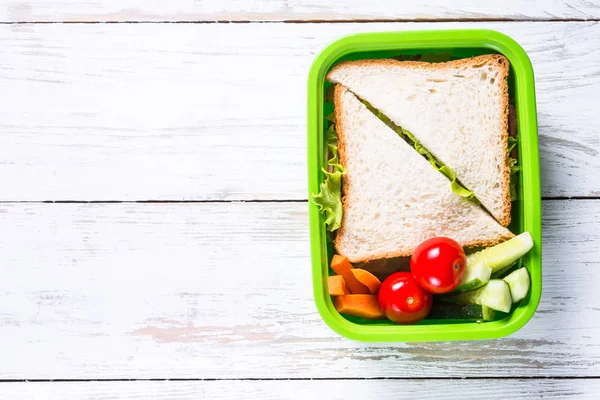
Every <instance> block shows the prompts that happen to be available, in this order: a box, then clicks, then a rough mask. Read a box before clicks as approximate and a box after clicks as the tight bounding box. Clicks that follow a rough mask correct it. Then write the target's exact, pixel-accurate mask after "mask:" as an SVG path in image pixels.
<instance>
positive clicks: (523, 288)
mask: <svg viewBox="0 0 600 400" xmlns="http://www.w3.org/2000/svg"><path fill="white" fill-rule="evenodd" d="M504 281H505V282H506V283H508V286H509V287H510V294H511V296H512V302H513V303H517V302H519V301H521V300H523V299H524V298H525V296H527V293H529V286H530V285H531V280H530V279H529V273H528V272H527V268H524V267H523V268H519V269H518V270H516V271H515V272H513V273H511V274H510V275H508V276H507V277H505V278H504Z"/></svg>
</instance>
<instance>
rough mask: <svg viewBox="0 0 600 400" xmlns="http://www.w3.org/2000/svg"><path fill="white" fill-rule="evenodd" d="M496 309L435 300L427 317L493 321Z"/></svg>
mask: <svg viewBox="0 0 600 400" xmlns="http://www.w3.org/2000/svg"><path fill="white" fill-rule="evenodd" d="M495 314H496V311H494V310H492V309H491V308H488V307H484V306H481V305H479V304H465V305H462V304H454V303H447V302H444V301H435V302H434V303H433V307H431V311H429V314H428V315H427V319H466V320H473V321H482V320H483V321H493V320H494V318H495V316H496V315H495Z"/></svg>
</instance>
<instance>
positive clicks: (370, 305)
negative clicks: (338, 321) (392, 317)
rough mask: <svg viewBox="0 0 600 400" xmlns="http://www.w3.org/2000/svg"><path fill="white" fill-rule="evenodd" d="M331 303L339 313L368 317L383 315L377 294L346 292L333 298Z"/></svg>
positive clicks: (373, 317)
mask: <svg viewBox="0 0 600 400" xmlns="http://www.w3.org/2000/svg"><path fill="white" fill-rule="evenodd" d="M333 305H334V306H335V309H336V310H338V312H339V313H340V314H347V315H353V316H355V317H362V318H368V319H380V318H383V317H384V315H383V313H382V312H381V310H380V309H379V304H378V303H377V296H375V295H373V294H347V295H344V296H338V297H336V298H335V299H334V300H333Z"/></svg>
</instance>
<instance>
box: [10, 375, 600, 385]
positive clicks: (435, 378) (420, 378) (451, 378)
mask: <svg viewBox="0 0 600 400" xmlns="http://www.w3.org/2000/svg"><path fill="white" fill-rule="evenodd" d="M545 379H550V380H600V376H580V377H576V376H549V377H539V376H519V377H514V376H465V377H455V376H448V377H440V376H433V377H430V376H415V377H385V376H381V377H317V378H139V379H136V378H99V379H61V378H58V379H0V384H2V383H53V382H57V383H58V382H64V383H78V382H245V381H249V382H258V381H266V382H280V381H294V382H298V381H485V380H497V381H510V380H529V381H539V380H545Z"/></svg>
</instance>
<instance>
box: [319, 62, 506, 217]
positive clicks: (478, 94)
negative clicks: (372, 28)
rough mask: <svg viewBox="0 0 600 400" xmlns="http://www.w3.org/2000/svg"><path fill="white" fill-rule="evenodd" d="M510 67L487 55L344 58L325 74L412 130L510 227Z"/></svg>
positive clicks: (420, 140) (489, 209) (494, 214)
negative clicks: (418, 58) (421, 59)
mask: <svg viewBox="0 0 600 400" xmlns="http://www.w3.org/2000/svg"><path fill="white" fill-rule="evenodd" d="M508 71H509V63H508V60H507V59H506V58H505V57H504V56H501V55H497V54H491V55H484V56H478V57H473V58H469V59H462V60H455V61H449V62H443V63H427V62H418V61H397V60H393V59H381V60H361V61H346V62H342V63H340V64H338V65H336V66H334V67H333V68H332V70H331V71H330V72H329V74H328V75H327V79H328V80H329V81H331V82H334V83H338V84H342V85H344V86H345V87H347V88H348V89H349V90H350V91H352V92H353V93H356V95H357V96H359V97H360V98H361V99H364V100H365V101H367V102H368V103H370V104H371V105H372V106H373V107H374V108H375V109H377V110H379V111H380V112H381V113H383V114H384V115H385V116H387V117H388V118H389V119H390V120H391V121H392V122H394V124H396V125H397V126H401V127H402V128H404V129H406V130H408V131H410V132H412V134H413V135H414V136H415V138H416V139H417V140H418V141H419V142H420V143H421V144H422V145H423V146H424V147H425V148H426V149H427V150H429V151H430V152H431V153H432V154H433V156H434V157H435V158H437V159H438V160H439V161H441V162H442V163H443V164H445V165H447V166H448V167H449V168H450V169H452V170H453V171H454V172H455V173H456V176H457V177H458V179H459V180H460V182H461V183H462V184H463V185H464V186H465V187H466V188H467V189H468V190H469V191H472V192H473V193H474V195H475V197H476V198H477V199H478V200H479V201H480V202H481V204H482V205H483V207H485V208H486V209H487V210H488V211H489V212H490V213H491V214H492V215H493V216H494V217H495V218H496V219H497V220H498V221H499V222H500V224H502V225H503V226H508V225H509V223H510V219H511V217H510V209H511V195H510V169H511V161H510V158H509V156H508V153H507V148H509V145H508V83H507V76H508ZM467 154H469V156H468V157H467V156H466V155H467ZM342 164H343V163H342Z"/></svg>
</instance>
